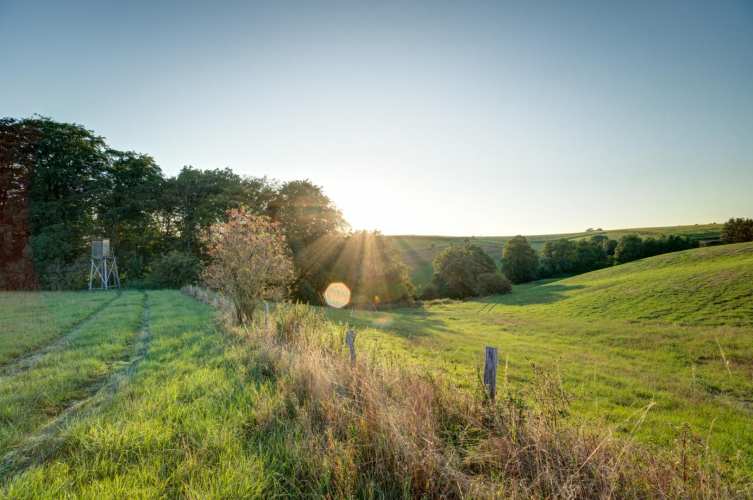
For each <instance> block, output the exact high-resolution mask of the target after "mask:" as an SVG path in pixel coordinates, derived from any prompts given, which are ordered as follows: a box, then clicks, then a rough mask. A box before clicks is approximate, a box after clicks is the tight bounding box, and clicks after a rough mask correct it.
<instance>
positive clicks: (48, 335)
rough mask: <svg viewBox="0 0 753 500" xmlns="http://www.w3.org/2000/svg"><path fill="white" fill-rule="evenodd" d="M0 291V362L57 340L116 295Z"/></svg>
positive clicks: (0, 363)
mask: <svg viewBox="0 0 753 500" xmlns="http://www.w3.org/2000/svg"><path fill="white" fill-rule="evenodd" d="M82 295H83V292H54V293H51V292H43V293H39V292H37V293H22V292H13V293H11V292H0V311H2V314H0V366H1V365H2V364H4V363H7V362H8V361H10V360H12V359H13V358H15V357H17V356H20V355H22V354H25V353H28V352H30V351H33V350H34V349H36V348H38V347H39V346H42V345H44V344H46V343H48V342H51V341H54V340H55V339H57V338H58V337H60V335H62V334H64V333H65V332H66V331H67V330H69V329H71V328H72V327H74V326H75V325H76V324H78V323H80V322H81V321H83V320H84V319H86V318H87V317H89V316H90V315H91V314H93V313H94V312H95V311H97V310H98V309H99V308H101V307H103V306H104V305H105V304H107V303H108V302H110V301H112V300H113V299H114V298H115V296H116V295H115V294H114V293H92V294H86V297H85V298H84V297H83V296H82Z"/></svg>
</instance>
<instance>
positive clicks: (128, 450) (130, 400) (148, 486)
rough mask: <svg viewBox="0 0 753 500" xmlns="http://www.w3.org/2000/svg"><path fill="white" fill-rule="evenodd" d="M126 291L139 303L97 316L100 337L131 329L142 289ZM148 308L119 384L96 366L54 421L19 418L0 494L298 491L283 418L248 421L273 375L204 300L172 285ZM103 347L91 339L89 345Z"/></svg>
mask: <svg viewBox="0 0 753 500" xmlns="http://www.w3.org/2000/svg"><path fill="white" fill-rule="evenodd" d="M133 299H134V300H133V301H132V300H131V296H124V297H123V298H122V299H119V302H116V303H114V304H113V305H112V306H111V309H115V308H116V307H118V306H119V305H120V306H122V307H121V309H122V311H121V312H122V313H127V312H128V311H132V312H133V313H135V314H133V315H128V317H127V318H126V317H120V312H119V313H117V314H115V312H114V311H113V316H112V317H111V319H113V320H116V319H117V321H116V322H115V324H112V323H110V322H106V321H107V319H106V318H105V315H106V314H107V313H108V312H109V311H110V309H108V310H105V311H103V313H102V314H101V315H100V316H99V318H98V319H97V322H96V323H95V324H98V325H100V328H99V330H98V332H97V333H96V336H97V337H98V338H99V339H100V340H102V341H104V340H106V339H114V338H120V337H122V338H124V339H125V338H127V337H129V336H130V337H132V336H133V334H132V333H129V332H131V331H132V329H133V327H134V326H135V323H134V318H141V317H142V315H141V312H142V310H141V308H140V307H141V304H143V303H144V297H143V295H141V294H138V295H134V296H133ZM148 307H149V314H148V321H147V322H146V324H145V326H146V330H145V331H146V332H147V335H146V336H145V338H144V339H143V343H144V345H145V347H144V349H143V351H144V352H143V357H139V358H134V359H131V360H130V362H127V363H126V366H125V367H122V368H121V370H120V372H121V373H124V374H125V375H124V376H121V377H120V378H118V379H116V381H117V383H108V381H110V380H111V378H112V377H105V376H106V374H107V370H105V369H104V366H102V365H100V369H98V370H96V372H97V373H98V374H99V376H100V378H101V377H105V379H104V380H105V385H104V388H105V390H104V391H102V390H101V391H99V392H97V393H95V394H94V395H91V397H90V398H89V399H87V400H85V401H84V402H83V403H81V404H80V406H78V407H77V408H76V411H75V412H72V413H71V415H70V416H69V417H68V418H66V419H64V420H63V421H62V422H59V423H56V425H55V426H54V427H55V428H54V432H49V433H46V434H43V435H41V437H40V436H39V431H36V432H35V431H34V427H37V428H38V427H39V426H38V425H36V426H32V425H24V426H23V428H22V429H18V430H19V432H18V434H19V435H20V434H21V433H22V432H21V431H23V432H25V433H26V438H25V439H24V440H23V441H21V442H19V437H16V438H15V439H14V441H15V442H16V443H19V444H18V445H17V446H15V447H14V448H13V449H12V450H11V451H10V453H8V454H6V455H5V456H2V455H0V497H3V498H62V497H84V498H127V497H133V496H138V497H142V498H144V497H149V498H152V497H153V498H207V497H211V498H215V497H224V498H248V497H252V498H254V497H255V498H259V497H268V496H269V495H271V494H277V495H282V496H287V497H289V498H292V497H295V496H296V489H295V488H294V487H293V486H291V485H290V482H289V480H288V479H287V478H291V477H293V475H294V474H295V470H293V469H292V467H293V466H294V464H293V463H292V462H291V459H287V458H285V457H287V456H288V455H289V450H287V449H286V447H285V446H284V441H283V437H284V436H286V435H287V434H288V432H289V429H286V428H280V429H277V430H276V432H275V431H266V430H265V432H260V431H258V430H257V425H256V424H255V422H256V421H257V419H258V418H259V416H258V415H266V414H268V412H269V411H270V408H269V406H268V405H266V404H265V405H261V404H258V403H257V401H258V400H259V398H265V396H266V395H268V394H270V391H271V389H270V387H271V386H270V384H272V383H273V381H272V380H270V379H269V378H268V377H265V376H263V375H260V373H259V368H258V366H256V365H255V364H254V363H253V361H252V359H253V358H252V356H250V355H249V351H248V349H249V347H248V346H247V345H238V344H234V343H233V342H231V341H230V340H229V338H228V337H227V336H226V335H225V334H224V333H222V332H221V331H220V330H219V328H218V324H217V318H216V314H215V312H214V310H213V309H212V308H210V307H208V306H206V305H204V304H201V303H199V302H197V301H195V300H194V299H193V298H191V297H188V296H185V295H183V294H181V293H179V292H149V294H148ZM92 334H93V335H95V334H94V332H92ZM122 347H123V346H122V345H121V346H120V349H116V350H115V351H118V350H119V351H122ZM71 349H74V346H71ZM99 349H100V347H99V346H90V347H89V350H88V352H89V355H94V354H96V353H97V352H98V351H99ZM74 350H77V349H74ZM108 350H109V349H108ZM113 354H115V352H114V351H113V352H111V353H110V357H112V355H113ZM102 357H107V356H102ZM70 361H76V362H75V363H74V365H73V366H71V367H70V369H72V370H75V368H74V366H75V365H76V364H78V363H80V362H82V360H78V359H77V360H70ZM97 364H99V363H97ZM58 368H59V369H62V367H60V366H58ZM40 369H42V367H34V370H40ZM29 373H31V371H30V372H29ZM87 381H88V382H91V378H87ZM79 385H81V384H77V386H79ZM17 388H18V389H19V390H24V386H23V385H21V384H19V385H18V387H17ZM32 390H35V391H37V394H44V393H45V392H46V390H45V389H44V388H42V387H39V386H35V387H29V389H28V390H26V392H27V393H28V392H31V391H32ZM81 396H83V395H82V394H79V395H78V396H76V397H81ZM265 401H266V399H265ZM0 405H3V406H2V407H3V408H5V407H6V406H5V403H0ZM40 422H41V419H40ZM27 442H31V443H35V444H34V447H33V448H32V447H29V446H26V443H27ZM2 449H3V447H2V446H0V450H2ZM6 450H7V448H6ZM277 460H280V462H279V463H278V462H277Z"/></svg>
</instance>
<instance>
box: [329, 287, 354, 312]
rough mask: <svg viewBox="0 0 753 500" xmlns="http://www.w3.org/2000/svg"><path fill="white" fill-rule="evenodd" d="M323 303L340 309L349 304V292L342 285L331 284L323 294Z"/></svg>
mask: <svg viewBox="0 0 753 500" xmlns="http://www.w3.org/2000/svg"><path fill="white" fill-rule="evenodd" d="M324 301H325V302H326V303H327V305H328V306H330V307H335V308H337V309H342V308H343V307H345V306H347V305H348V302H350V290H349V289H348V287H347V286H345V284H344V283H332V284H331V285H329V286H328V287H327V290H326V291H325V292H324Z"/></svg>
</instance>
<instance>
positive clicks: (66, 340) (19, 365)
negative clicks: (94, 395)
mask: <svg viewBox="0 0 753 500" xmlns="http://www.w3.org/2000/svg"><path fill="white" fill-rule="evenodd" d="M121 295H122V292H120V291H118V294H117V295H116V296H115V297H113V298H112V300H108V301H107V302H105V303H103V304H102V305H101V306H99V307H97V308H96V309H95V310H94V311H92V313H91V314H90V315H89V316H87V317H86V318H84V319H83V320H81V321H79V322H78V323H76V324H75V325H73V326H72V327H71V328H70V329H68V331H67V332H66V333H64V334H63V336H62V337H61V338H59V339H58V340H56V341H54V342H52V343H49V344H45V345H43V346H39V347H37V348H36V349H35V350H33V351H31V352H29V353H26V354H23V355H21V356H19V357H17V358H15V359H13V360H11V361H10V363H6V364H4V365H0V381H2V379H3V378H6V377H11V376H14V375H18V374H19V373H23V372H25V371H27V370H29V369H30V368H33V367H34V365H36V364H37V363H38V362H39V360H41V359H42V358H44V357H45V356H47V355H48V354H50V353H51V352H56V351H62V350H64V349H67V348H68V346H69V345H70V343H71V341H72V340H73V339H75V338H76V336H77V335H78V334H79V333H80V332H81V331H82V330H83V329H84V328H86V327H87V326H88V325H89V324H90V323H91V322H93V321H96V320H97V318H98V317H99V316H100V315H101V314H102V313H104V312H105V311H106V310H107V309H109V308H110V307H111V306H112V305H113V303H115V301H116V300H118V299H119V298H120V297H121Z"/></svg>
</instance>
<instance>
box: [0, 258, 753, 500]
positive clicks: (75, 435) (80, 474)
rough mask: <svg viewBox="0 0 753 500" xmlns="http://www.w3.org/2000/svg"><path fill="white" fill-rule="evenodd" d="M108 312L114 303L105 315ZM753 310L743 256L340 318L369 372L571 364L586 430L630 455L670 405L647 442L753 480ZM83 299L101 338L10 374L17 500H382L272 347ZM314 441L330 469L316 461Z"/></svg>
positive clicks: (194, 305) (651, 265)
mask: <svg viewBox="0 0 753 500" xmlns="http://www.w3.org/2000/svg"><path fill="white" fill-rule="evenodd" d="M10 295H12V294H10ZM40 295H41V296H42V297H43V298H45V300H54V299H55V297H52V296H53V295H55V294H46V293H45V294H40ZM47 295H50V297H45V296H47ZM102 297H108V298H111V299H114V300H113V301H112V302H110V303H109V304H106V305H104V307H103V303H102V302H101V301H100V300H101V298H102ZM751 297H753V244H741V245H729V246H723V247H712V248H704V249H697V250H691V251H687V252H680V253H675V254H667V255H663V256H659V257H654V258H651V259H646V260H642V261H637V262H633V263H630V264H627V265H623V266H618V267H615V268H610V269H607V270H602V271H597V272H594V273H589V274H585V275H581V276H577V277H574V278H569V279H565V280H548V281H544V282H540V283H538V284H537V285H527V286H518V287H515V289H514V292H513V293H512V294H510V295H506V296H500V297H494V298H490V299H488V300H485V301H483V302H466V303H434V304H433V305H424V306H420V307H415V308H406V309H399V310H395V311H388V312H379V313H377V312H375V311H371V312H369V311H356V312H355V313H354V314H353V313H352V312H351V311H334V310H327V314H328V315H329V316H330V317H331V318H332V319H334V320H336V321H341V322H343V323H350V324H356V325H357V328H358V339H357V347H358V352H359V360H361V359H365V360H368V361H369V363H370V364H372V365H377V364H378V363H380V362H385V360H386V362H388V363H390V364H391V365H393V366H414V367H417V368H419V369H424V370H426V371H427V373H428V374H429V376H431V374H433V373H435V372H436V371H441V372H444V373H446V374H448V375H449V376H450V377H451V379H452V380H454V381H455V382H456V383H457V384H459V385H460V386H461V387H464V388H465V389H473V390H477V388H478V381H477V379H476V376H477V373H476V370H477V369H478V367H479V366H480V365H481V363H482V360H483V358H482V355H483V348H484V346H485V345H494V346H497V347H498V348H499V349H500V359H501V361H502V366H500V370H499V376H498V380H499V382H498V383H499V387H500V391H501V392H502V388H503V387H504V383H505V382H504V381H505V366H504V363H505V360H508V367H507V380H508V382H509V387H510V389H511V390H512V391H513V392H515V391H518V390H522V388H523V387H524V386H526V385H529V382H530V378H531V373H532V370H531V368H530V365H531V363H534V364H536V365H538V366H544V367H551V366H554V365H555V364H556V365H557V366H558V369H559V370H560V372H561V373H562V376H563V378H564V380H565V387H566V388H567V389H569V390H572V391H573V392H574V393H575V395H576V400H575V403H574V407H573V412H574V413H573V415H571V416H570V417H569V418H570V419H571V420H573V421H580V420H581V419H583V420H586V421H593V420H596V419H602V418H603V419H604V420H606V421H607V422H614V423H615V424H617V426H618V433H620V434H621V435H623V436H627V435H628V434H629V433H630V432H631V430H632V428H633V425H634V423H635V421H636V416H635V413H636V412H637V411H638V410H639V409H640V408H641V407H643V406H645V405H647V404H648V403H649V402H651V401H654V402H655V403H656V406H655V407H654V408H652V409H651V410H650V411H649V413H648V415H647V418H646V420H645V422H644V423H643V424H642V426H640V428H639V429H638V431H637V434H636V437H637V438H638V439H639V440H642V441H652V442H655V443H658V444H659V445H661V446H667V447H670V446H672V442H673V439H674V438H675V436H676V435H677V429H676V428H677V427H679V426H681V425H682V423H683V422H688V423H689V424H690V425H691V427H692V428H693V430H694V431H695V432H696V433H697V434H698V435H700V436H703V437H704V438H705V436H707V435H709V429H711V433H710V439H709V444H710V449H711V450H712V451H719V452H722V453H725V454H729V455H734V454H736V453H737V451H738V450H741V451H740V453H741V454H742V458H743V461H744V463H747V464H748V467H749V468H753V459H752V458H751V457H752V456H753V428H751V425H752V424H751V422H753V410H752V409H751V401H753V305H752V304H751V303H752V302H753V301H751ZM5 298H6V299H13V297H5ZM69 299H70V300H71V301H74V302H75V303H76V304H72V305H77V306H81V307H83V305H82V304H83V303H88V302H90V301H93V302H96V304H97V305H95V306H88V307H89V309H87V310H89V311H90V315H89V317H90V319H89V320H87V319H86V317H87V316H86V315H84V316H82V318H83V319H79V320H78V322H76V321H73V322H69V324H70V325H71V327H70V328H68V329H67V330H65V331H63V332H62V333H58V334H56V335H57V336H58V337H59V340H57V341H52V342H47V343H45V344H44V345H41V344H40V347H38V349H37V350H36V351H33V352H32V353H30V355H28V356H24V357H21V358H18V359H17V360H13V361H11V362H10V363H7V364H6V365H5V366H4V367H2V368H0V370H2V371H1V372H0V374H1V375H2V377H3V378H2V382H3V383H2V384H0V412H2V413H0V440H2V441H0V497H3V498H61V497H76V498H124V497H133V496H139V497H154V498H176V497H177V498H207V497H227V498H239V497H257V498H269V497H286V498H296V497H304V496H305V497H321V496H326V495H330V496H332V495H333V492H336V491H342V490H343V489H344V490H346V491H356V492H360V495H364V494H366V491H371V493H372V494H376V495H377V496H378V495H379V491H380V490H379V489H358V488H362V487H365V486H363V485H366V484H369V483H368V481H369V479H368V478H366V479H364V477H362V476H361V475H359V474H354V473H353V470H358V467H364V468H365V469H367V468H368V467H369V466H368V464H359V463H352V462H348V460H349V459H348V457H350V456H351V455H349V453H351V452H352V450H356V449H359V448H358V447H359V446H360V445H359V444H358V443H359V442H358V441H351V440H354V439H356V436H357V435H360V434H355V430H353V432H354V434H349V432H350V431H347V418H346V417H343V416H338V415H339V414H336V413H332V414H330V415H329V416H327V415H326V414H324V413H317V411H322V410H321V409H320V410H317V409H316V408H315V407H309V406H308V405H311V404H312V402H315V401H316V398H314V399H311V393H310V392H308V393H307V392H306V391H309V390H312V391H313V390H320V391H321V390H324V393H325V394H330V393H331V392H330V390H329V389H326V388H322V386H320V385H319V386H317V385H313V386H311V387H310V388H309V389H306V387H308V386H307V385H306V383H305V380H306V377H305V376H304V375H305V373H306V372H305V370H304V371H303V372H301V373H299V374H298V378H296V379H294V378H290V377H289V376H288V375H286V373H280V372H278V371H275V368H270V366H272V367H273V366H275V363H271V362H269V361H266V360H265V359H264V356H263V355H260V349H259V347H258V345H257V344H255V342H254V341H253V339H252V341H251V342H248V337H245V336H244V337H243V338H238V337H233V336H231V335H229V334H228V333H227V332H225V331H223V330H222V329H221V328H220V326H219V322H218V318H217V315H216V313H215V311H214V309H212V308H211V307H208V306H207V305H205V304H201V303H199V302H197V301H196V300H194V299H193V298H191V297H188V296H186V295H183V294H181V293H179V292H169V291H158V292H149V293H148V294H141V293H136V292H126V293H123V294H121V295H120V296H117V295H116V294H114V293H112V294H87V293H79V294H72V295H70V297H69ZM2 304H3V307H6V308H9V309H5V310H0V312H3V313H6V312H7V313H12V314H14V315H16V317H18V318H23V317H24V314H27V315H30V314H31V313H24V311H23V307H22V304H24V302H23V301H14V300H6V301H5V302H3V303H2ZM9 304H10V306H9ZM19 304H20V305H21V306H19ZM17 306H18V307H21V310H16V309H14V308H15V307H17ZM91 311H98V312H95V313H94V315H91ZM351 314H353V316H352V317H351ZM261 321H262V320H261V319H260V318H257V323H259V322H261ZM40 324H42V323H40ZM307 324H308V323H307ZM304 330H305V332H308V331H309V330H308V326H307V327H306V328H305V329H304ZM335 330H336V331H337V332H340V331H341V330H342V328H335ZM312 331H313V330H312ZM305 332H304V333H305ZM239 333H240V334H241V335H245V334H243V332H242V331H241V332H239ZM338 335H339V334H338ZM336 344H337V345H334V344H333V345H334V349H335V350H337V349H344V348H343V347H342V346H341V345H339V343H336ZM720 346H721V349H722V350H723V353H724V354H723V355H722V351H721V350H720ZM0 347H2V346H1V345H0ZM289 354H290V362H294V360H295V356H294V355H293V351H291V352H290V353H289ZM343 354H344V353H343ZM725 360H726V362H728V363H729V364H726V363H725ZM277 364H278V368H277V370H279V363H277ZM283 365H284V363H283ZM307 366H308V368H307V369H315V368H316V367H315V365H307ZM326 373H330V372H326V371H323V372H322V374H326ZM390 380H391V379H390ZM321 382H322V381H321V380H320V381H319V383H321ZM338 383H339V382H338ZM406 387H413V385H411V384H410V383H409V384H407V385H406ZM343 390H345V389H343ZM300 391H304V392H300ZM299 397H300V398H302V399H298V398H299ZM296 401H298V403H296ZM301 401H309V402H308V403H306V404H305V405H303V406H297V405H300V404H302V403H301ZM322 404H323V406H322V408H325V407H326V405H324V402H323V403H322ZM327 404H331V402H329V403H327ZM338 404H342V405H343V408H347V407H348V405H350V404H351V403H350V402H349V400H347V399H346V400H344V402H342V403H338ZM330 408H338V406H330ZM317 415H319V416H318V417H317ZM631 416H632V418H631ZM319 418H321V419H325V420H318V419H319ZM326 419H335V420H337V419H339V420H338V421H340V422H342V424H343V425H344V426H345V427H343V429H341V431H337V432H341V434H328V433H329V432H333V431H332V430H331V429H330V430H328V429H326V428H322V427H320V426H321V425H323V424H322V422H323V421H326ZM359 422H361V423H363V424H364V425H365V421H364V420H359ZM359 425H361V424H359ZM673 426H674V427H673ZM359 428H360V427H359ZM312 432H316V433H317V434H316V440H317V444H316V446H317V447H322V446H323V447H325V448H328V449H330V450H331V454H329V452H328V454H322V452H321V450H320V449H319V448H316V449H317V450H319V451H318V452H317V453H319V454H318V455H316V456H314V455H313V452H312V449H313V448H312V446H313V445H312V444H311V442H310V439H311V438H312V434H311V433H312ZM307 436H308V437H307ZM328 457H339V458H338V460H339V459H342V460H344V461H343V462H342V463H339V462H338V463H335V462H327V461H326V460H329V458H328ZM323 459H325V462H322V461H321V460H323ZM576 465H577V464H576ZM354 467H355V469H354ZM338 474H345V475H344V476H338ZM343 481H355V482H354V483H353V484H355V485H356V486H353V488H356V489H355V490H351V489H349V488H351V487H350V486H347V484H345V483H343ZM359 485H360V486H359ZM372 486H373V485H372ZM372 486H369V487H368V488H372ZM373 487H376V486H373ZM382 491H385V490H382ZM356 495H357V496H358V494H356Z"/></svg>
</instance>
